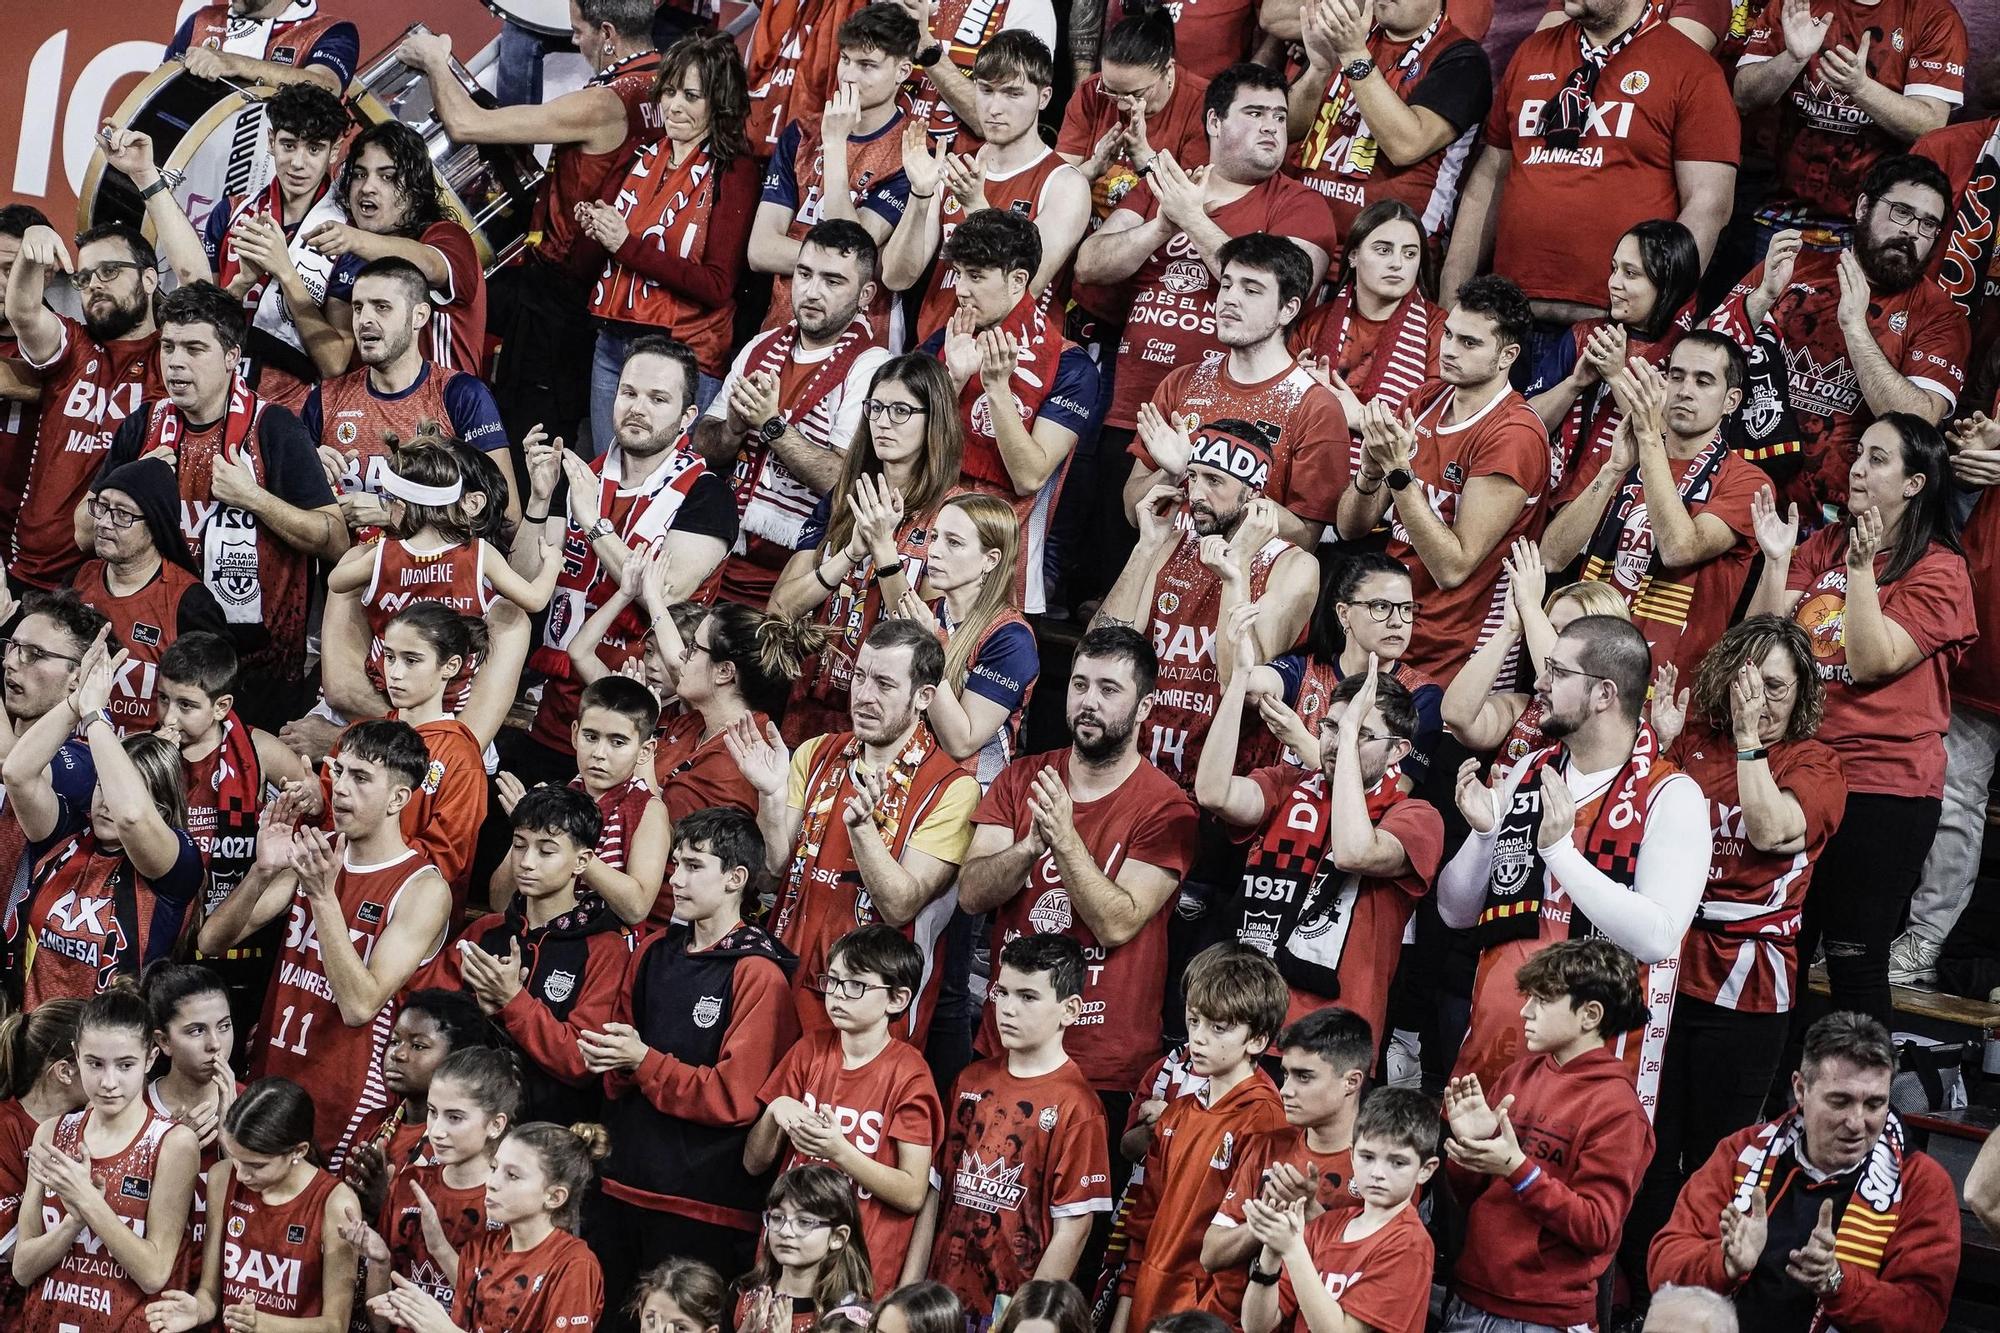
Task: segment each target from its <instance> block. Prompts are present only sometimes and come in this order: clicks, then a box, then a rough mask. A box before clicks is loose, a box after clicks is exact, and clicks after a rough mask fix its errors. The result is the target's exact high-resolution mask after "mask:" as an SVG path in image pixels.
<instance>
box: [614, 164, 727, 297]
mask: <svg viewBox="0 0 2000 1333" xmlns="http://www.w3.org/2000/svg"><path fill="white" fill-rule="evenodd" d="M672 151H673V143H672V141H670V140H667V139H659V140H656V141H654V142H653V143H650V144H647V145H646V146H645V147H644V148H642V149H640V150H639V155H638V157H636V158H635V159H633V162H632V169H631V170H630V171H629V172H627V173H626V176H625V184H624V186H623V187H622V188H620V189H619V191H618V195H617V197H616V198H615V199H614V200H613V201H612V202H613V204H614V205H615V206H616V207H617V209H618V212H619V214H620V216H622V217H623V218H624V219H625V222H626V225H627V226H628V227H629V228H630V229H631V232H632V236H633V238H634V240H635V241H636V243H637V244H638V245H639V246H640V247H642V248H645V249H651V250H657V251H658V252H660V253H661V254H663V255H671V256H673V257H675V258H677V259H686V258H687V257H688V256H690V255H692V254H695V253H697V252H699V251H700V250H701V248H702V244H703V242H702V236H703V234H704V233H705V232H706V231H707V229H708V218H709V214H710V213H711V212H713V211H714V209H715V189H714V182H712V181H711V180H710V179H709V177H710V176H711V175H712V174H713V173H714V171H715V154H714V153H713V152H711V151H710V150H709V145H708V142H707V141H706V140H703V142H702V144H701V146H700V147H698V148H696V149H695V150H694V151H693V152H692V153H689V154H688V155H687V157H686V158H685V159H684V160H683V161H682V162H681V164H680V165H679V166H674V165H672V157H671V154H672ZM679 309H680V298H679V297H677V296H675V295H674V294H673V293H672V292H669V291H666V290H665V289H664V288H662V287H661V286H660V285H659V284H658V283H656V282H654V281H653V280H652V279H651V278H648V277H645V276H644V275H642V274H641V273H639V272H638V270H636V269H632V268H628V267H627V266H625V265H624V264H621V263H619V262H618V261H617V259H616V258H615V257H614V258H612V259H611V260H610V261H609V262H607V263H606V264H605V266H604V275H603V276H602V277H600V278H599V279H598V280H597V290H596V291H595V292H593V293H592V294H591V303H590V310H591V313H592V314H594V315H599V316H602V317H603V318H605V319H620V320H627V321H630V322H633V323H639V324H654V325H662V326H664V325H665V324H666V323H667V322H668V320H669V318H670V317H671V316H672V315H673V314H675V313H677V312H678V311H679Z"/></svg>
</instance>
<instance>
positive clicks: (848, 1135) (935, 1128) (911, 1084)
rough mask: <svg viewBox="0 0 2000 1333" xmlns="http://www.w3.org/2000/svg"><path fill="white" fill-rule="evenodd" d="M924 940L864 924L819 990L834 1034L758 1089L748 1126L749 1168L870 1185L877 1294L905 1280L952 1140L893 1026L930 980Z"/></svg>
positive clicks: (841, 949)
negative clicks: (805, 1170)
mask: <svg viewBox="0 0 2000 1333" xmlns="http://www.w3.org/2000/svg"><path fill="white" fill-rule="evenodd" d="M923 972H924V959H923V955H922V954H920V953H919V952H918V951H917V946H916V945H915V944H913V943H911V942H910V941H909V940H907V939H905V938H903V936H902V933H901V932H899V931H896V930H892V929H890V928H889V927H887V926H863V927H861V928H860V929H859V930H854V931H850V932H848V933H847V934H846V935H843V936H842V937H841V938H840V939H839V940H837V941H835V943H834V945H833V947H832V948H831V949H830V950H828V952H827V959H826V971H824V972H822V973H820V975H819V977H818V978H817V979H816V982H815V986H816V989H817V990H818V991H819V993H820V996H821V998H822V999H823V1000H824V1001H825V1003H826V1016H827V1019H828V1021H829V1022H831V1023H832V1024H833V1028H834V1030H833V1031H832V1032H820V1033H815V1034H813V1035H812V1036H809V1037H807V1038H805V1039H804V1040H802V1041H801V1042H799V1044H798V1045H796V1046H794V1047H792V1049H791V1050H790V1051H788V1052H786V1053H785V1058H784V1059H783V1060H781V1061H779V1062H778V1067H777V1069H776V1070H774V1071H772V1074H771V1077H770V1078H769V1079H767V1080H765V1082H764V1087H763V1089H762V1090H761V1091H760V1092H759V1093H758V1094H757V1097H758V1100H759V1101H761V1102H763V1103H764V1114H763V1116H762V1117H761V1118H760V1119H759V1120H758V1121H757V1126H756V1128H755V1129H753V1130H751V1131H750V1142H749V1143H748V1144H747V1145H745V1147H744V1149H743V1165H744V1167H745V1168H746V1169H748V1170H750V1171H753V1172H762V1171H767V1170H769V1169H770V1167H771V1165H772V1163H773V1162H776V1161H778V1160H779V1158H780V1156H782V1157H783V1159H784V1165H785V1166H786V1167H787V1168H790V1167H793V1166H796V1165H798V1164H799V1163H801V1162H808V1161H824V1162H827V1163H830V1164H831V1165H833V1166H835V1167H838V1168H839V1169H840V1170H841V1171H843V1172H845V1173H846V1174H847V1175H848V1177H849V1178H850V1179H852V1180H853V1181H854V1183H855V1185H856V1186H857V1187H859V1189H860V1190H861V1191H862V1194H861V1201H860V1217H861V1230H862V1233H863V1234H864V1235H865V1236H866V1237H867V1240H868V1252H869V1254H870V1255H872V1256H873V1257H874V1260H875V1266H876V1272H875V1287H874V1289H873V1290H872V1291H870V1292H867V1293H864V1294H866V1295H869V1296H874V1297H880V1296H884V1295H886V1294H888V1292H889V1290H890V1289H891V1288H892V1287H894V1286H895V1285H896V1278H897V1275H898V1274H899V1273H901V1272H902V1268H903V1260H904V1257H905V1256H906V1255H907V1254H908V1253H909V1249H910V1235H911V1233H912V1232H913V1231H914V1230H915V1229H916V1225H917V1212H918V1210H920V1209H921V1208H922V1207H923V1206H924V1199H925V1197H926V1195H927V1194H928V1193H929V1190H930V1163H931V1155H932V1154H933V1153H934V1152H935V1151H936V1150H937V1145H938V1142H939V1141H940V1140H941V1139H943V1137H944V1108H943V1107H942V1106H941V1105H940V1104H939V1102H938V1096H937V1088H936V1085H935V1083H934V1081H933V1080H932V1078H931V1072H930V1068H929V1067H928V1066H927V1065H926V1064H925V1063H924V1057H923V1053H922V1052H920V1051H919V1050H917V1049H916V1047H914V1046H912V1045H910V1044H909V1043H908V1042H905V1041H902V1040H899V1039H898V1038H896V1037H893V1036H891V1035H890V1033H889V1019H890V1016H891V1015H894V1014H900V1013H903V1012H904V1011H905V1010H907V1009H908V1008H909V1007H910V1003H911V1000H912V998H913V997H914V996H915V995H916V993H917V991H918V989H919V988H920V987H921V986H922V984H923Z"/></svg>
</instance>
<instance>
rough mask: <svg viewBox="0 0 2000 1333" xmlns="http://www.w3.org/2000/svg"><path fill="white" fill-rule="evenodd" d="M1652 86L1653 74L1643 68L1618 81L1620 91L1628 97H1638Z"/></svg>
mask: <svg viewBox="0 0 2000 1333" xmlns="http://www.w3.org/2000/svg"><path fill="white" fill-rule="evenodd" d="M1652 86H1653V79H1652V76H1651V75H1649V74H1647V73H1646V71H1645V70H1643V69H1635V70H1633V71H1631V72H1630V73H1628V74H1627V75H1626V76H1625V77H1624V78H1622V79H1620V80H1619V81H1618V91H1619V92H1621V93H1624V94H1625V95H1626V96H1627V97H1637V96H1638V95H1639V94H1640V93H1643V92H1645V91H1646V89H1648V88H1650V87H1652Z"/></svg>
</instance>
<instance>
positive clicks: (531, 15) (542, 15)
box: [483, 0, 570, 37]
mask: <svg viewBox="0 0 2000 1333" xmlns="http://www.w3.org/2000/svg"><path fill="white" fill-rule="evenodd" d="M483 3H484V4H485V5H486V7H487V8H488V9H490V10H492V11H493V12H494V13H496V14H498V15H499V16H500V17H501V18H503V19H506V20H507V21H508V22H509V23H511V24H513V25H514V26H515V27H517V28H526V29H527V30H528V31H529V32H532V33H537V34H539V35H541V36H543V37H568V36H569V35H570V27H569V0H483Z"/></svg>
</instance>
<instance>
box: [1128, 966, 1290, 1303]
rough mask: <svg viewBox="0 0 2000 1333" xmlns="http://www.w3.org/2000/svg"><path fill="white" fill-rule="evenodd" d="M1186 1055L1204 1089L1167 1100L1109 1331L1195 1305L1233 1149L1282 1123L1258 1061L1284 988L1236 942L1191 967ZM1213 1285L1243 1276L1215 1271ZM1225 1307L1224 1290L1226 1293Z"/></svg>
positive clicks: (1278, 1015)
mask: <svg viewBox="0 0 2000 1333" xmlns="http://www.w3.org/2000/svg"><path fill="white" fill-rule="evenodd" d="M1185 994H1186V996H1187V1031H1188V1040H1187V1047H1188V1058H1189V1061H1190V1063H1191V1064H1192V1065H1193V1068H1194V1072H1195V1073H1196V1074H1198V1075H1202V1076H1205V1077H1206V1078H1207V1079H1208V1086H1207V1088H1205V1089H1204V1090H1202V1091H1201V1092H1198V1093H1196V1094H1194V1095H1193V1096H1191V1097H1182V1098H1180V1099H1179V1100H1177V1101H1174V1102H1172V1103H1170V1104H1169V1105H1168V1106H1167V1109H1166V1110H1165V1111H1164V1112H1163V1113H1162V1114H1161V1116H1160V1120H1159V1124H1158V1125H1156V1126H1155V1127H1154V1134H1153V1145H1152V1147H1151V1148H1149V1149H1148V1150H1147V1152H1146V1162H1145V1168H1144V1169H1145V1172H1146V1179H1145V1183H1144V1184H1143V1185H1141V1186H1140V1188H1139V1193H1138V1196H1137V1198H1135V1199H1134V1200H1133V1205H1132V1212H1131V1216H1130V1217H1129V1218H1128V1219H1127V1225H1126V1234H1127V1237H1128V1239H1127V1246H1128V1250H1127V1257H1126V1262H1125V1277H1124V1279H1123V1287H1122V1291H1121V1297H1122V1299H1121V1300H1120V1301H1119V1305H1118V1313H1117V1315H1116V1316H1115V1317H1114V1318H1113V1320H1112V1325H1111V1327H1112V1330H1113V1333H1122V1331H1123V1330H1124V1329H1125V1328H1126V1327H1127V1326H1129V1327H1131V1328H1135V1329H1143V1328H1145V1327H1146V1326H1147V1325H1148V1324H1150V1323H1151V1322H1152V1320H1153V1317H1154V1316H1155V1315H1162V1314H1166V1313H1168V1312H1169V1311H1173V1310H1180V1309H1185V1308H1187V1307H1189V1306H1193V1305H1196V1304H1198V1303H1199V1302H1200V1299H1201V1296H1202V1292H1203V1289H1204V1287H1206V1286H1207V1285H1208V1284H1209V1281H1210V1279H1209V1278H1208V1276H1207V1274H1206V1273H1205V1272H1204V1270H1203V1268H1202V1265H1201V1242H1202V1237H1203V1236H1204V1235H1205V1234H1206V1232H1207V1229H1208V1222H1209V1219H1210V1218H1212V1217H1214V1216H1215V1210H1216V1208H1217V1207H1218V1206H1219V1205H1220V1204H1221V1203H1222V1196H1223V1195H1224V1194H1226V1193H1227V1192H1228V1190H1229V1182H1230V1180H1231V1179H1232V1176H1233V1173H1234V1170H1235V1166H1236V1155H1237V1150H1238V1148H1239V1146H1240V1145H1241V1144H1242V1143H1243V1141H1244V1140H1245V1139H1246V1138H1248V1137H1249V1136H1250V1135H1252V1134H1258V1133H1261V1132H1263V1131H1266V1130H1273V1129H1277V1128H1279V1127H1281V1126H1282V1125H1283V1124H1284V1123H1285V1110H1284V1104H1283V1103H1282V1102H1281V1101H1280V1100H1279V1098H1278V1089H1277V1088H1276V1087H1275V1086H1274V1085H1273V1084H1272V1082H1271V1080H1270V1077H1269V1076H1268V1075H1266V1074H1265V1073H1264V1072H1263V1071H1262V1070H1261V1069H1259V1068H1257V1057H1258V1056H1260V1055H1262V1054H1263V1053H1264V1050H1265V1048H1266V1047H1268V1046H1269V1045H1270V1044H1271V1039H1272V1038H1273V1037H1275V1036H1277V1034H1278V1029H1279V1028H1281V1027H1283V1026H1284V1023H1285V1009H1286V1006H1287V1005H1288V1004H1289V1003H1290V998H1291V997H1290V992H1289V991H1288V990H1287V989H1286V987H1285V979H1284V977H1283V976H1282V975H1281V974H1280V973H1279V971H1278V969H1277V967H1276V965H1275V964H1273V963H1272V962H1271V961H1270V960H1269V959H1268V958H1265V957H1264V956H1263V955H1262V954H1259V953H1257V952H1256V951H1255V950H1254V949H1250V948H1247V947H1245V946H1244V945H1240V944H1218V945H1216V946H1214V947H1213V948H1212V949H1210V950H1207V951H1205V952H1204V953H1203V954H1202V955H1201V956H1200V957H1198V958H1197V959H1196V960H1195V962H1194V964H1193V965H1192V966H1190V967H1189V968H1188V973H1187V981H1186V984H1185ZM1213 1280H1214V1281H1215V1282H1216V1283H1217V1284H1218V1285H1221V1286H1225V1287H1232V1288H1234V1294H1235V1295H1236V1296H1239V1297H1240V1294H1241V1279H1240V1277H1238V1275H1237V1274H1235V1273H1228V1274H1218V1275H1216V1277H1215V1279H1213ZM1222 1300H1223V1304H1224V1305H1225V1306H1227V1305H1229V1304H1230V1295H1229V1293H1224V1294H1223V1296H1222Z"/></svg>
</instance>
